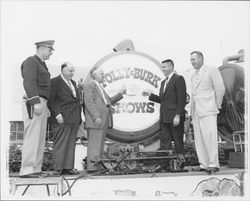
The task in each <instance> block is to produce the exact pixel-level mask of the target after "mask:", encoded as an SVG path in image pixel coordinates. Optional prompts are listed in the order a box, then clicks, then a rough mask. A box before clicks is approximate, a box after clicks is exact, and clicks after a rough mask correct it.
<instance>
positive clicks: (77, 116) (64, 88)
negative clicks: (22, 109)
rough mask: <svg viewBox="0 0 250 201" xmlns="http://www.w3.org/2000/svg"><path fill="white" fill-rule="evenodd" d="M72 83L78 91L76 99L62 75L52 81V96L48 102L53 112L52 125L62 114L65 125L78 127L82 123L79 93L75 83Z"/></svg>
mask: <svg viewBox="0 0 250 201" xmlns="http://www.w3.org/2000/svg"><path fill="white" fill-rule="evenodd" d="M71 81H72V83H73V85H74V87H75V90H76V97H74V95H73V93H72V91H71V89H70V87H69V86H68V85H67V84H66V83H65V81H64V80H63V79H62V77H61V76H60V75H59V76H57V77H55V78H53V79H51V95H50V98H49V101H48V107H49V109H50V111H51V118H50V122H51V123H57V120H56V116H57V115H58V114H60V113H61V114H62V116H63V120H64V124H77V125H78V124H80V123H81V104H80V99H79V93H78V91H77V87H76V83H75V81H73V80H71Z"/></svg>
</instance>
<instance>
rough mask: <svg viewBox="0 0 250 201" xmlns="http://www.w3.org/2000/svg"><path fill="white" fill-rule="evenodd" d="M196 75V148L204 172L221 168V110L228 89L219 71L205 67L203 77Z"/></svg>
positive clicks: (194, 94)
mask: <svg viewBox="0 0 250 201" xmlns="http://www.w3.org/2000/svg"><path fill="white" fill-rule="evenodd" d="M198 77H199V79H197V77H196V73H194V74H193V75H192V78H191V79H192V98H191V100H192V102H191V116H192V122H193V128H194V138H195V147H196V152H197V155H198V159H199V163H200V166H201V167H202V168H207V167H219V159H218V143H217V140H218V139H217V114H218V113H219V109H220V108H221V104H222V100H223V96H224V93H225V86H224V82H223V79H222V76H221V74H220V72H219V70H218V69H217V68H212V67H209V66H206V65H203V66H202V67H201V68H200V75H199V76H198Z"/></svg>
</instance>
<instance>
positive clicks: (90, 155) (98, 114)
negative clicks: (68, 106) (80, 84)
mask: <svg viewBox="0 0 250 201" xmlns="http://www.w3.org/2000/svg"><path fill="white" fill-rule="evenodd" d="M104 95H105V98H106V101H107V104H106V103H105V102H104V100H103V96H102V93H101V91H100V88H99V86H98V85H97V83H95V82H94V81H90V82H89V83H88V84H86V85H85V86H84V103H85V127H86V128H87V131H88V150H87V169H88V170H96V169H97V168H98V167H97V166H96V165H95V164H94V163H93V162H91V160H95V159H97V158H101V157H102V156H103V151H104V142H105V137H106V132H107V129H108V127H109V128H112V125H113V119H112V108H111V105H113V104H115V103H116V102H117V101H119V100H120V99H122V94H121V93H118V94H116V95H115V96H114V97H112V98H110V97H109V96H108V95H107V93H106V92H105V91H104ZM96 118H101V120H102V125H101V126H100V127H98V126H96V125H95V119H96Z"/></svg>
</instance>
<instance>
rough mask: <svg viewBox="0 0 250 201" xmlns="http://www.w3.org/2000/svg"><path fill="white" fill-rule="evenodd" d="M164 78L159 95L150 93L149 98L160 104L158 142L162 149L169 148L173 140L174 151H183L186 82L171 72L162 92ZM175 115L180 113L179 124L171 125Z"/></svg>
mask: <svg viewBox="0 0 250 201" xmlns="http://www.w3.org/2000/svg"><path fill="white" fill-rule="evenodd" d="M165 81H166V79H165V80H163V81H162V83H161V88H160V93H159V96H158V95H155V94H151V96H150V97H149V100H151V101H154V102H158V103H160V104H161V106H160V125H161V133H160V143H161V148H162V149H167V150H169V149H171V142H172V140H174V143H175V148H176V152H177V153H178V154H183V153H184V143H183V134H184V119H185V109H184V108H185V105H186V83H185V80H184V78H183V77H182V76H180V75H177V74H173V75H172V77H171V78H170V80H169V81H168V83H167V86H166V89H165V91H164V92H163V88H164V84H165ZM175 115H180V124H179V125H178V126H177V127H174V126H173V120H174V117H175Z"/></svg>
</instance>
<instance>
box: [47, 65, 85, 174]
mask: <svg viewBox="0 0 250 201" xmlns="http://www.w3.org/2000/svg"><path fill="white" fill-rule="evenodd" d="M74 71H75V70H74V66H73V65H72V64H71V63H70V62H65V63H63V64H62V65H61V74H60V75H59V76H57V77H55V78H53V79H51V95H50V98H49V102H48V105H49V108H50V111H51V128H52V132H53V162H54V170H55V172H54V173H55V174H56V175H61V174H70V175H75V174H79V172H78V171H77V170H74V163H75V146H76V139H77V132H78V129H79V126H80V124H81V104H80V98H79V93H78V90H77V87H76V82H75V81H74V80H72V77H73V76H74Z"/></svg>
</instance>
